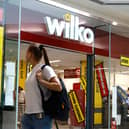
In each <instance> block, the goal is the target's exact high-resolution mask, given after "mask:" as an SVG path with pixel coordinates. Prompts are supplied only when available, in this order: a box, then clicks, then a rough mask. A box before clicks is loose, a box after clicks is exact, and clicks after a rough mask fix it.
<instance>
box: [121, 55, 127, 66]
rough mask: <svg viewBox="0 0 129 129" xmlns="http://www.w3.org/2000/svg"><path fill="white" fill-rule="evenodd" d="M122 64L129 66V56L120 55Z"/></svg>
mask: <svg viewBox="0 0 129 129" xmlns="http://www.w3.org/2000/svg"><path fill="white" fill-rule="evenodd" d="M120 64H121V65H122V66H127V67H129V57H124V56H121V57H120Z"/></svg>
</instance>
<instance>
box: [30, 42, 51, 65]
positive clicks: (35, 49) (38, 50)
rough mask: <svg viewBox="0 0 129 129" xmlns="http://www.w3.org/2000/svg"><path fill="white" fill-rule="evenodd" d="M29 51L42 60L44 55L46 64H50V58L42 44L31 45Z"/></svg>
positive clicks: (38, 59) (36, 58)
mask: <svg viewBox="0 0 129 129" xmlns="http://www.w3.org/2000/svg"><path fill="white" fill-rule="evenodd" d="M28 51H29V52H31V53H33V55H34V58H35V60H37V61H40V60H41V58H42V56H43V58H44V61H45V64H46V65H49V66H50V62H49V58H48V55H47V52H46V50H45V48H44V47H43V45H40V46H39V47H37V46H35V45H30V46H29V48H28Z"/></svg>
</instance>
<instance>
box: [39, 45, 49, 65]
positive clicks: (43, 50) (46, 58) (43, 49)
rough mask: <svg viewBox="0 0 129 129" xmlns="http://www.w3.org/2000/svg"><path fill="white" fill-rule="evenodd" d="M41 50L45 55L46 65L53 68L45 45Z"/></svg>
mask: <svg viewBox="0 0 129 129" xmlns="http://www.w3.org/2000/svg"><path fill="white" fill-rule="evenodd" d="M39 49H40V51H42V53H43V58H44V61H45V64H46V65H49V66H51V64H50V61H49V58H48V55H47V52H46V49H45V48H44V47H43V45H40V46H39Z"/></svg>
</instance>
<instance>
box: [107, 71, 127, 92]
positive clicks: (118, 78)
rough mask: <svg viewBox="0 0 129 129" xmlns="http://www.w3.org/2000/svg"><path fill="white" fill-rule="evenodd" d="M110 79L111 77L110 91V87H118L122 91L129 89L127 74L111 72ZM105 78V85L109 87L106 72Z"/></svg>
mask: <svg viewBox="0 0 129 129" xmlns="http://www.w3.org/2000/svg"><path fill="white" fill-rule="evenodd" d="M110 77H111V79H110V85H111V89H112V86H120V87H122V88H123V89H124V90H127V89H128V87H129V75H128V74H122V73H113V72H111V74H110ZM106 78H107V83H108V85H109V73H107V72H106Z"/></svg>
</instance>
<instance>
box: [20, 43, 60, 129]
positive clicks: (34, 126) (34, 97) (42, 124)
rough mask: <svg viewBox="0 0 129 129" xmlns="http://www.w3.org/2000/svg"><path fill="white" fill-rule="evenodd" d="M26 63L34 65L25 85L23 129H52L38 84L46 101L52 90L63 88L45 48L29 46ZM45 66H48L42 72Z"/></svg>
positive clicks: (50, 119)
mask: <svg viewBox="0 0 129 129" xmlns="http://www.w3.org/2000/svg"><path fill="white" fill-rule="evenodd" d="M26 61H27V63H29V64H31V65H32V71H31V73H30V74H29V77H28V78H27V80H26V84H25V93H26V94H25V114H24V115H23V117H22V129H51V128H52V118H51V117H50V116H49V115H47V114H45V113H44V110H43V106H42V98H41V93H40V90H39V87H38V83H39V85H40V86H41V87H42V90H43V93H44V99H45V100H48V99H49V97H50V96H51V92H50V90H54V91H61V90H62V87H61V85H60V82H59V79H58V77H57V75H56V73H55V72H54V70H53V69H52V67H50V63H49V59H48V56H47V53H46V50H45V48H44V47H42V46H40V47H37V46H35V45H31V46H29V48H28V49H27V52H26ZM44 64H46V66H45V68H44V69H43V70H41V67H42V66H43V65H44Z"/></svg>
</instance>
